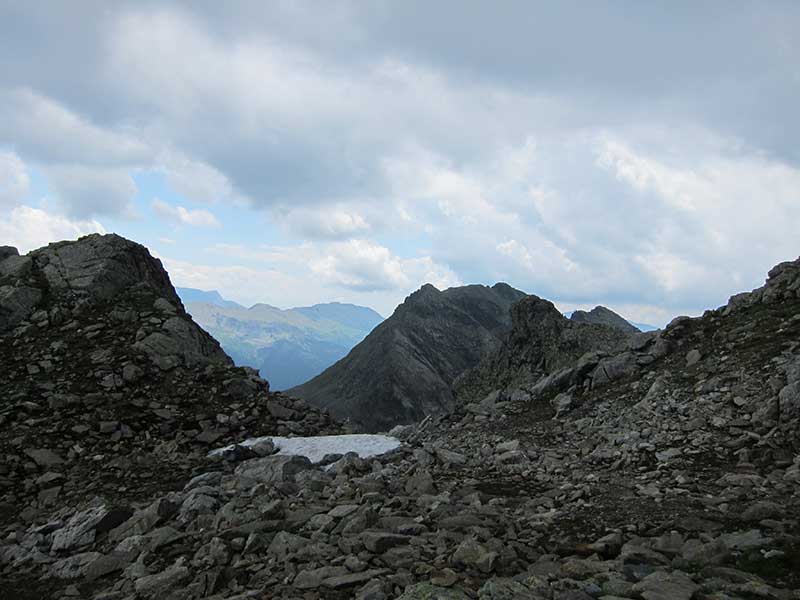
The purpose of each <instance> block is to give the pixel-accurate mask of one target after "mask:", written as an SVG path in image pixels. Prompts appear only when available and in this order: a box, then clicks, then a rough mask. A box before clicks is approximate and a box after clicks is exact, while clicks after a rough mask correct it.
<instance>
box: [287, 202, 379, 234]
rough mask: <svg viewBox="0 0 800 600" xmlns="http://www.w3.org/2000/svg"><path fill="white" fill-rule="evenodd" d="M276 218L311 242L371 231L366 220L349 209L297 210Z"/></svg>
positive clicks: (333, 207) (334, 207) (355, 211)
mask: <svg viewBox="0 0 800 600" xmlns="http://www.w3.org/2000/svg"><path fill="white" fill-rule="evenodd" d="M278 218H279V220H280V221H281V222H282V223H284V224H285V225H287V226H288V227H289V229H290V230H291V231H293V232H296V233H297V234H299V235H301V236H303V237H305V238H308V239H312V240H318V239H342V238H351V237H353V236H360V235H364V234H365V233H367V232H369V230H370V229H371V227H370V224H369V223H368V222H367V220H366V218H365V217H364V216H363V215H362V214H360V213H359V212H358V211H357V210H353V209H351V208H349V207H336V206H332V207H326V208H314V209H312V208H298V209H294V210H291V211H289V212H288V214H285V215H279V217H278Z"/></svg>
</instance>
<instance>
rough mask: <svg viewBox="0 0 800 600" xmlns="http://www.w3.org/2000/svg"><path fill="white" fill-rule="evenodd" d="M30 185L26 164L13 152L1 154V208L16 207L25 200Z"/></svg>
mask: <svg viewBox="0 0 800 600" xmlns="http://www.w3.org/2000/svg"><path fill="white" fill-rule="evenodd" d="M30 185H31V179H30V176H29V175H28V170H27V168H26V167H25V163H23V162H22V161H21V160H20V158H19V157H18V156H17V155H16V154H14V153H13V152H0V207H2V206H4V205H5V206H8V205H14V204H16V203H17V202H18V201H20V200H22V199H23V198H25V196H27V195H28V193H29V191H30Z"/></svg>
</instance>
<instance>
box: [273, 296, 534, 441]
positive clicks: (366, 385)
mask: <svg viewBox="0 0 800 600" xmlns="http://www.w3.org/2000/svg"><path fill="white" fill-rule="evenodd" d="M524 296H525V295H524V294H523V293H522V292H520V291H518V290H515V289H513V288H511V287H510V286H508V285H506V284H502V283H499V284H497V285H495V286H493V287H486V286H479V285H472V286H465V287H458V288H450V289H448V290H445V291H439V290H437V289H436V288H435V287H433V286H432V285H430V284H428V285H425V286H423V287H422V288H421V289H419V290H418V291H416V292H414V293H413V294H411V295H410V296H409V297H408V298H406V300H405V302H403V304H401V305H400V306H399V307H398V308H397V310H395V312H394V314H393V315H392V316H391V317H390V318H388V319H386V321H384V322H383V323H381V324H380V325H379V326H378V327H376V328H375V330H374V331H372V333H370V334H369V335H368V336H367V337H366V339H365V340H364V341H363V342H361V343H360V344H358V345H357V346H356V347H355V348H353V350H352V351H351V352H350V353H349V354H348V355H347V356H346V357H345V358H343V359H342V360H340V361H339V362H337V363H336V364H334V365H333V366H332V367H330V368H329V369H327V370H326V371H325V372H323V373H322V374H320V375H319V376H317V377H315V378H314V379H312V380H311V381H309V382H307V383H305V384H303V385H301V386H298V387H295V388H292V389H290V390H288V392H287V393H289V394H292V395H296V396H299V397H300V398H303V399H305V400H307V401H308V402H310V403H311V404H313V405H315V406H319V407H325V408H329V409H330V410H331V411H332V412H333V413H334V414H335V415H336V416H338V417H341V418H348V419H350V420H351V421H352V422H353V423H355V424H356V425H358V426H359V427H362V428H364V429H366V430H367V431H377V430H381V429H384V430H385V429H389V428H390V427H392V426H394V425H397V424H401V423H411V422H414V421H419V420H421V419H423V418H424V417H425V416H426V415H429V414H435V413H442V412H446V411H448V410H450V409H451V408H452V406H453V394H452V391H451V388H450V385H451V383H452V382H453V380H454V379H455V378H456V377H457V376H458V375H459V374H460V373H462V372H463V371H464V370H466V369H468V368H470V367H472V366H474V365H476V364H477V363H478V362H479V361H480V360H481V359H482V358H483V357H484V356H486V355H488V354H489V353H491V352H493V351H494V350H496V349H497V348H498V347H499V346H500V343H501V342H500V340H501V339H502V338H503V337H504V336H505V334H506V333H507V331H508V329H509V328H510V325H511V317H510V314H509V310H510V307H511V305H512V304H514V302H516V301H517V300H519V299H521V298H523V297H524Z"/></svg>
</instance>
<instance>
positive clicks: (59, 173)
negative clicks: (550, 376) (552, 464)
mask: <svg viewBox="0 0 800 600" xmlns="http://www.w3.org/2000/svg"><path fill="white" fill-rule="evenodd" d="M798 30H800V5H798V4H797V3H796V2H781V1H776V2H771V3H751V2H744V1H738V0H737V1H734V2H708V3H696V2H672V3H668V4H666V3H636V2H628V3H620V2H594V3H586V2H577V1H571V0H569V1H565V2H558V3H550V4H544V3H530V2H522V1H519V2H513V1H512V2H506V3H503V5H502V6H501V7H498V6H497V5H490V4H487V3H479V2H454V1H453V2H436V3H429V2H426V3H422V2H419V1H416V0H414V1H410V2H403V3H397V2H388V1H377V2H369V3H361V2H347V1H343V2H336V3H324V4H320V3H317V2H304V1H294V2H274V3H267V4H265V3H263V2H256V1H243V2H239V3H237V5H236V10H231V8H230V6H228V5H227V4H221V3H218V2H215V1H212V0H202V1H191V2H190V1H188V0H187V1H181V2H173V3H164V2H150V1H144V2H133V1H131V2H118V3H114V4H113V5H110V4H108V3H106V2H101V1H99V0H98V1H89V0H87V1H85V2H80V3H70V4H69V5H67V4H60V3H55V4H53V3H51V4H49V5H44V4H37V3H33V4H31V3H28V5H23V4H17V5H13V4H11V3H5V4H3V6H0V73H2V74H3V75H2V76H0V90H4V92H3V93H2V95H0V144H3V145H4V146H9V147H11V148H12V149H13V150H14V151H16V152H18V153H19V155H20V156H21V157H22V159H23V160H25V161H26V163H29V164H32V165H44V166H45V173H46V174H49V175H50V176H51V177H52V180H53V182H54V185H55V187H56V189H57V191H58V192H59V193H60V194H61V195H62V196H63V200H64V202H65V204H66V205H67V207H68V210H69V211H70V212H71V214H73V215H79V216H82V217H86V216H89V215H92V214H103V213H106V214H109V213H117V214H118V213H120V212H124V211H125V210H126V207H127V199H129V198H130V196H131V194H132V188H131V183H132V182H130V181H128V180H126V179H125V177H124V176H123V175H122V172H121V169H124V168H127V169H130V168H158V169H161V170H163V171H164V172H165V173H167V178H168V181H170V183H171V184H172V185H173V186H174V187H175V188H176V189H178V191H179V192H183V193H185V194H188V195H191V196H192V197H193V198H196V199H200V200H205V201H214V200H219V201H222V202H245V201H248V202H250V203H251V204H252V205H253V206H255V207H266V208H269V209H271V211H272V214H274V215H277V218H278V220H279V221H280V222H282V223H285V224H286V225H287V226H288V227H289V228H290V230H291V231H292V232H294V233H299V234H300V235H302V236H304V237H309V238H311V239H344V238H347V237H348V236H349V235H361V234H362V233H364V232H369V234H370V235H371V236H373V237H377V236H380V235H381V234H385V235H389V236H394V237H395V238H397V237H401V236H403V235H408V232H409V231H410V232H411V234H412V235H415V236H419V237H421V238H425V237H427V238H429V241H430V243H429V244H428V245H429V246H430V252H431V256H432V257H433V259H434V260H435V261H436V263H438V264H445V265H447V266H449V267H450V268H451V269H453V270H454V271H455V272H456V273H457V274H458V276H460V277H461V278H463V279H464V280H468V281H473V280H481V281H488V280H492V279H512V280H514V281H516V282H518V284H519V285H520V287H525V288H526V289H528V290H530V291H534V292H538V293H541V294H543V295H550V296H553V297H561V298H566V299H570V300H573V301H576V302H583V301H586V302H593V301H600V300H606V301H608V300H619V301H620V303H622V302H623V301H624V302H640V303H649V304H657V305H661V306H664V305H670V306H693V307H700V306H702V305H707V304H712V303H714V302H716V301H718V300H720V299H721V298H720V297H721V296H722V295H724V294H725V293H727V292H728V291H735V286H747V285H749V284H750V282H753V283H758V280H759V279H760V276H761V274H762V272H763V271H764V270H765V269H766V268H768V267H769V266H770V264H771V263H772V262H777V260H780V259H783V258H789V256H786V254H787V252H793V250H791V248H790V247H789V244H788V243H787V242H785V241H784V240H783V239H782V238H778V239H774V240H771V241H770V243H769V244H768V245H766V246H768V247H766V246H765V245H763V244H762V245H759V243H758V239H757V234H763V233H764V231H763V230H762V229H760V228H758V227H752V228H751V229H752V230H753V233H750V232H749V230H748V229H747V227H745V226H744V225H742V223H740V222H738V221H737V220H736V219H735V218H734V217H733V216H731V215H728V214H727V213H728V212H736V211H738V212H741V213H743V214H746V215H748V216H750V218H752V216H753V215H758V216H759V217H760V218H764V219H776V220H778V221H779V225H780V226H781V227H784V226H789V225H792V224H796V223H797V218H798V213H797V209H791V207H790V208H784V207H781V206H779V205H778V204H765V203H766V202H768V199H764V198H762V196H763V195H767V194H771V195H774V196H775V197H776V198H781V199H782V201H783V202H785V203H787V206H788V204H790V203H791V202H792V201H797V200H798V199H797V196H796V194H795V195H794V196H792V194H791V187H792V186H793V185H794V184H795V180H794V179H793V175H792V174H789V175H785V174H782V173H783V172H784V171H785V170H787V169H791V168H792V167H793V166H794V167H797V165H800V147H798V146H797V144H796V143H795V140H796V139H798V138H800V119H798V118H797V111H796V107H795V104H796V99H797V98H798V97H800V78H798V77H797V65H798V64H800V37H798V36H797V35H796V32H797V31H798ZM20 90H29V91H28V92H24V91H22V92H21V91H20ZM21 94H22V95H21ZM24 94H32V95H29V96H27V97H26V96H24ZM20 98H22V99H23V100H20ZM36 110H38V111H39V112H36ZM32 111H33V112H32ZM37 115H44V116H43V117H41V116H37ZM609 132H610V133H611V134H613V135H612V136H611V137H616V138H618V139H620V140H622V141H624V143H625V144H627V146H628V147H629V148H630V149H631V152H632V153H633V154H634V155H635V156H634V158H633V159H632V160H634V159H636V160H639V159H641V160H644V161H649V162H646V163H642V164H643V166H642V169H644V171H642V173H645V174H644V175H642V174H641V173H640V175H641V176H642V177H646V169H648V168H654V169H658V170H659V173H660V175H659V176H662V177H664V178H665V180H664V181H662V182H661V183H659V182H655V183H653V182H650V183H648V184H647V185H643V186H640V187H637V186H636V185H635V182H634V183H631V181H629V180H626V179H625V173H622V172H621V171H620V170H619V169H617V168H616V167H615V166H614V165H613V164H612V165H610V166H609V165H605V166H604V165H602V164H598V155H597V148H596V145H595V141H593V140H595V139H601V140H602V139H607V138H608V137H609ZM604 136H605V137H604ZM528 138H531V139H533V140H534V141H535V142H536V143H537V144H538V149H537V153H536V154H535V155H534V158H532V159H530V164H528V165H527V169H528V170H527V171H526V172H524V173H522V174H515V173H514V170H515V169H518V168H520V167H519V166H518V165H517V164H516V162H515V161H514V160H512V159H513V157H512V159H508V160H507V157H506V155H507V154H509V153H511V154H513V153H514V152H516V151H517V150H518V149H519V148H521V147H523V146H524V145H525V142H526V139H528ZM175 157H178V158H177V159H176V158H175ZM519 160H521V161H522V162H525V161H529V159H528V157H524V156H523V157H521V158H520V159H519ZM759 160H763V161H766V163H765V164H760V163H758V161H759ZM403 163H407V164H408V167H407V169H406V170H407V172H406V173H402V174H401V175H402V176H400V175H399V174H398V172H397V170H393V168H392V165H397V164H403ZM431 165H433V166H434V167H436V168H435V169H433V170H432V172H431V173H430V180H428V181H426V183H425V185H424V186H422V185H421V184H420V180H421V179H422V178H423V175H424V173H425V171H426V168H429V167H431ZM720 165H721V167H720ZM635 167H636V165H633V166H630V165H627V166H625V168H631V169H634V170H635ZM717 167H719V169H721V172H722V173H723V174H724V177H721V178H718V179H714V177H715V175H714V173H715V172H716V171H715V169H717ZM637 168H638V167H637ZM670 168H672V169H674V173H673V172H670V171H669V169H670ZM81 169H84V170H81ZM503 169H506V171H503ZM719 169H717V171H719ZM90 171H93V173H90ZM734 173H735V174H736V177H734ZM459 174H460V175H462V176H465V177H467V178H471V179H470V180H469V181H466V182H461V183H459V185H461V184H463V186H465V187H463V188H459V187H458V186H456V187H454V188H448V186H450V185H451V184H453V181H452V180H453V178H454V177H455V179H457V177H456V176H457V175H459ZM740 174H741V177H739V175H740ZM437 177H438V178H437ZM448 178H450V179H448ZM693 178H695V179H696V181H695V179H693ZM782 178H784V179H785V181H786V183H781V181H783V179H782ZM734 179H736V180H738V182H739V183H742V182H743V183H742V184H741V185H739V186H738V187H737V186H736V185H732V184H731V181H732V180H734ZM687 181H688V182H689V184H691V185H689V184H687V183H686V182H687ZM456 183H458V182H456ZM665 185H667V186H670V185H671V186H678V187H677V188H675V189H677V190H678V191H677V192H675V193H673V192H672V191H671V190H670V189H668V188H665V187H664V186H665ZM687 185H689V187H688V188H686V187H685V186H687ZM680 186H684V188H680ZM423 187H424V188H425V189H424V190H423V189H422V188H423ZM416 188H420V189H416ZM448 189H449V190H450V195H448ZM715 189H721V190H724V191H725V192H726V193H727V194H728V196H729V197H731V198H734V197H735V201H733V200H729V199H728V198H727V197H725V196H717V195H715V192H714V190H715ZM475 190H477V191H475ZM531 190H534V191H535V190H538V192H537V193H542V194H547V193H552V194H553V196H552V198H553V202H554V203H555V204H554V205H553V206H551V207H550V211H549V212H548V211H547V210H544V208H547V206H546V204H544V205H542V206H537V205H536V203H535V202H534V195H533V194H532V191H531ZM787 190H789V191H787ZM472 191H474V192H475V194H477V196H476V197H475V198H472V200H471V201H473V204H472V205H470V204H469V202H468V200H469V198H467V197H468V196H469V194H470V193H472ZM680 194H684V195H689V196H692V197H694V198H697V197H710V198H712V200H713V201H714V202H716V203H717V206H718V210H719V211H720V213H721V214H723V217H724V218H721V219H720V218H719V217H717V216H715V215H714V214H713V211H710V212H709V211H705V212H703V211H702V210H701V211H700V212H697V211H695V212H694V213H693V212H692V211H691V210H684V209H681V208H676V207H675V206H673V205H671V204H670V202H669V201H670V199H674V198H673V196H675V197H677V196H680ZM447 202H449V203H450V204H451V205H452V206H451V207H450V208H447V207H446V206H445V205H446V204H447ZM481 202H485V203H487V204H488V205H489V207H488V208H487V207H486V206H482V205H481ZM748 202H751V203H752V205H748ZM759 202H761V203H762V205H761V206H759V205H758V203H759ZM765 206H766V207H767V208H765ZM795 206H797V204H795ZM443 207H444V208H447V210H444V209H443ZM543 207H544V208H543ZM334 209H336V210H339V211H341V212H342V213H343V214H358V215H360V216H362V217H363V219H364V223H365V225H366V227H367V228H368V229H363V228H361V226H360V225H359V223H358V222H357V221H347V219H346V218H345V219H344V220H342V221H341V222H340V223H338V224H336V223H331V222H329V221H326V220H325V219H324V215H325V214H326V211H327V212H328V213H330V212H331V211H332V210H334ZM446 212H447V213H448V214H445V213H446ZM406 213H408V215H410V216H408V215H407V214H406ZM320 215H322V216H320ZM407 216H408V219H407V218H406V217H407ZM734 216H735V215H734ZM470 219H472V220H471V221H470ZM787 223H788V225H787ZM731 236H734V237H736V236H738V238H740V239H741V241H740V242H739V243H740V245H741V247H737V246H736V242H731V241H730V240H729V239H727V238H728V237H731ZM465 240H466V241H465ZM512 242H513V243H512ZM501 244H506V245H505V246H502V249H503V251H504V252H505V253H503V252H501V251H500V250H498V246H499V245H501ZM747 245H750V246H754V247H755V249H754V250H743V249H742V248H744V247H745V246H747ZM739 257H744V260H742V261H738V260H734V258H736V259H738V258H739ZM359 260H360V258H359V255H357V253H356V255H355V256H353V257H352V261H350V262H348V263H347V264H351V262H352V263H353V264H360V263H359ZM680 260H684V261H689V262H691V263H692V264H697V265H699V267H698V268H699V269H700V270H699V271H697V272H694V271H691V269H688V268H687V267H685V266H683V267H681V266H680V263H679V262H677V263H676V262H675V261H680ZM515 261H516V262H515ZM648 261H649V262H648ZM657 261H661V262H660V263H659V264H658V265H657V266H659V267H660V269H661V271H672V270H674V271H675V272H676V274H675V277H678V275H680V273H678V271H681V270H682V272H683V275H681V277H683V278H684V279H682V280H680V281H678V282H677V283H675V282H672V283H671V282H670V281H668V280H666V279H664V277H663V276H662V274H660V273H659V272H658V271H659V269H658V268H656V269H653V268H650V267H651V265H653V264H656V262H657ZM670 261H672V262H670ZM738 262H741V264H736V265H734V266H733V267H731V266H730V265H731V264H732V263H738ZM387 264H391V263H387ZM334 266H335V265H334ZM363 268H364V269H365V270H364V271H363V272H360V271H359V272H355V271H353V272H349V271H347V270H345V269H344V267H337V269H338V270H337V269H334V271H332V272H336V273H339V274H340V275H341V277H340V278H339V279H340V280H339V282H338V283H339V285H342V286H345V287H347V286H350V287H353V286H356V287H359V286H365V287H364V289H369V288H370V286H373V287H374V285H376V284H375V283H370V282H371V281H373V282H379V283H378V284H377V285H379V286H383V287H384V288H385V289H388V288H386V286H387V285H389V284H387V283H385V282H386V281H392V283H391V286H394V287H397V286H398V285H400V284H399V283H398V281H399V280H397V279H395V280H392V279H391V278H389V279H387V271H385V270H382V269H383V267H380V268H378V267H375V265H372V264H371V263H366V264H365V266H363ZM348 269H350V267H348ZM375 269H377V271H376V270H375ZM393 272H402V269H400V270H395V271H388V273H389V274H391V273H393ZM754 280H756V281H754ZM676 281H677V280H676ZM696 281H700V282H702V283H703V285H699V286H698V285H696V283H695V282H696ZM380 282H383V283H380ZM642 282H645V283H644V284H643V283H642ZM673 283H675V285H673ZM731 288H734V289H731ZM598 296H600V297H599V298H598Z"/></svg>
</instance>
